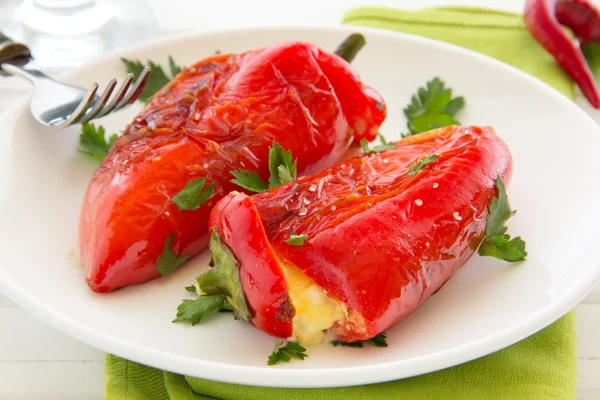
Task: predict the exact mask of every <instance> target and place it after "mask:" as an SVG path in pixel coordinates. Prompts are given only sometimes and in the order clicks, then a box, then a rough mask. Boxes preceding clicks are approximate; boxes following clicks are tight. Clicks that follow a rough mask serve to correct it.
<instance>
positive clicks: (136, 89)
mask: <svg viewBox="0 0 600 400" xmlns="http://www.w3.org/2000/svg"><path fill="white" fill-rule="evenodd" d="M149 77H150V68H148V67H144V69H143V70H142V72H141V73H140V76H138V78H137V80H136V81H135V84H134V85H133V89H131V90H130V92H129V94H128V95H127V96H125V98H124V99H123V100H121V102H120V103H119V105H118V106H117V108H116V109H117V110H120V109H121V108H123V107H125V106H127V105H130V104H132V103H133V102H135V101H136V100H137V99H138V97H140V95H141V94H142V90H144V86H146V82H148V78H149Z"/></svg>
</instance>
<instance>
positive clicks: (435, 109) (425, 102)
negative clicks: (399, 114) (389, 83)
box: [403, 77, 465, 137]
mask: <svg viewBox="0 0 600 400" xmlns="http://www.w3.org/2000/svg"><path fill="white" fill-rule="evenodd" d="M464 106H465V99H464V98H463V97H455V98H452V89H447V88H445V87H444V82H443V81H442V80H441V79H440V78H438V77H435V78H434V79H433V80H431V81H429V82H427V84H426V87H420V88H419V89H418V91H417V94H415V95H413V96H412V99H411V102H410V104H409V105H408V106H406V108H405V109H404V115H406V118H408V123H407V127H408V129H409V130H410V134H411V135H415V134H417V133H421V132H426V131H429V130H431V129H435V128H440V127H443V126H449V125H455V124H458V123H459V122H458V121H457V120H456V119H455V118H454V115H455V114H456V113H457V112H458V111H459V110H460V109H462V108H463V107H464ZM407 136H408V135H407ZM403 137H405V136H404V135H403Z"/></svg>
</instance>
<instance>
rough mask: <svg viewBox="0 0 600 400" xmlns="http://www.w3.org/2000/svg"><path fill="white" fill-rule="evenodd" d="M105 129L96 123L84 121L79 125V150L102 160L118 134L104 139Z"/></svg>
mask: <svg viewBox="0 0 600 400" xmlns="http://www.w3.org/2000/svg"><path fill="white" fill-rule="evenodd" d="M105 133H106V131H105V130H104V127H103V126H102V125H98V127H96V125H94V124H92V123H90V122H85V123H83V124H82V125H81V134H79V151H81V152H82V153H85V154H87V155H90V156H92V157H94V158H95V159H97V160H102V159H103V158H104V157H105V156H106V154H108V150H110V147H111V146H112V144H113V142H114V141H115V140H116V139H117V137H118V135H117V134H114V135H112V136H111V137H109V138H108V140H106V136H105Z"/></svg>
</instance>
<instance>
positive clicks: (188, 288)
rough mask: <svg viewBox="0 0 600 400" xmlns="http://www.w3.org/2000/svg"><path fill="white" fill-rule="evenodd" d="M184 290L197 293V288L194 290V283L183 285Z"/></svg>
mask: <svg viewBox="0 0 600 400" xmlns="http://www.w3.org/2000/svg"><path fill="white" fill-rule="evenodd" d="M185 290H187V291H188V292H190V293H194V294H196V293H197V290H196V285H190V286H186V287H185Z"/></svg>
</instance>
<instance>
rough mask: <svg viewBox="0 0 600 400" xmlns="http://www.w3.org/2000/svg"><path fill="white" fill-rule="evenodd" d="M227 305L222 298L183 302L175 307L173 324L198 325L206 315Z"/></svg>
mask: <svg viewBox="0 0 600 400" xmlns="http://www.w3.org/2000/svg"><path fill="white" fill-rule="evenodd" d="M225 303H227V300H225V297H224V296H200V297H198V298H197V299H196V300H187V299H186V300H183V301H182V302H181V304H180V305H179V306H178V307H177V318H175V319H174V320H173V322H189V323H190V324H192V326H193V325H197V324H199V323H200V322H201V321H202V320H203V319H204V318H205V317H206V316H207V315H208V314H210V313H212V312H213V311H217V310H219V309H220V308H223V307H224V306H225Z"/></svg>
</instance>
